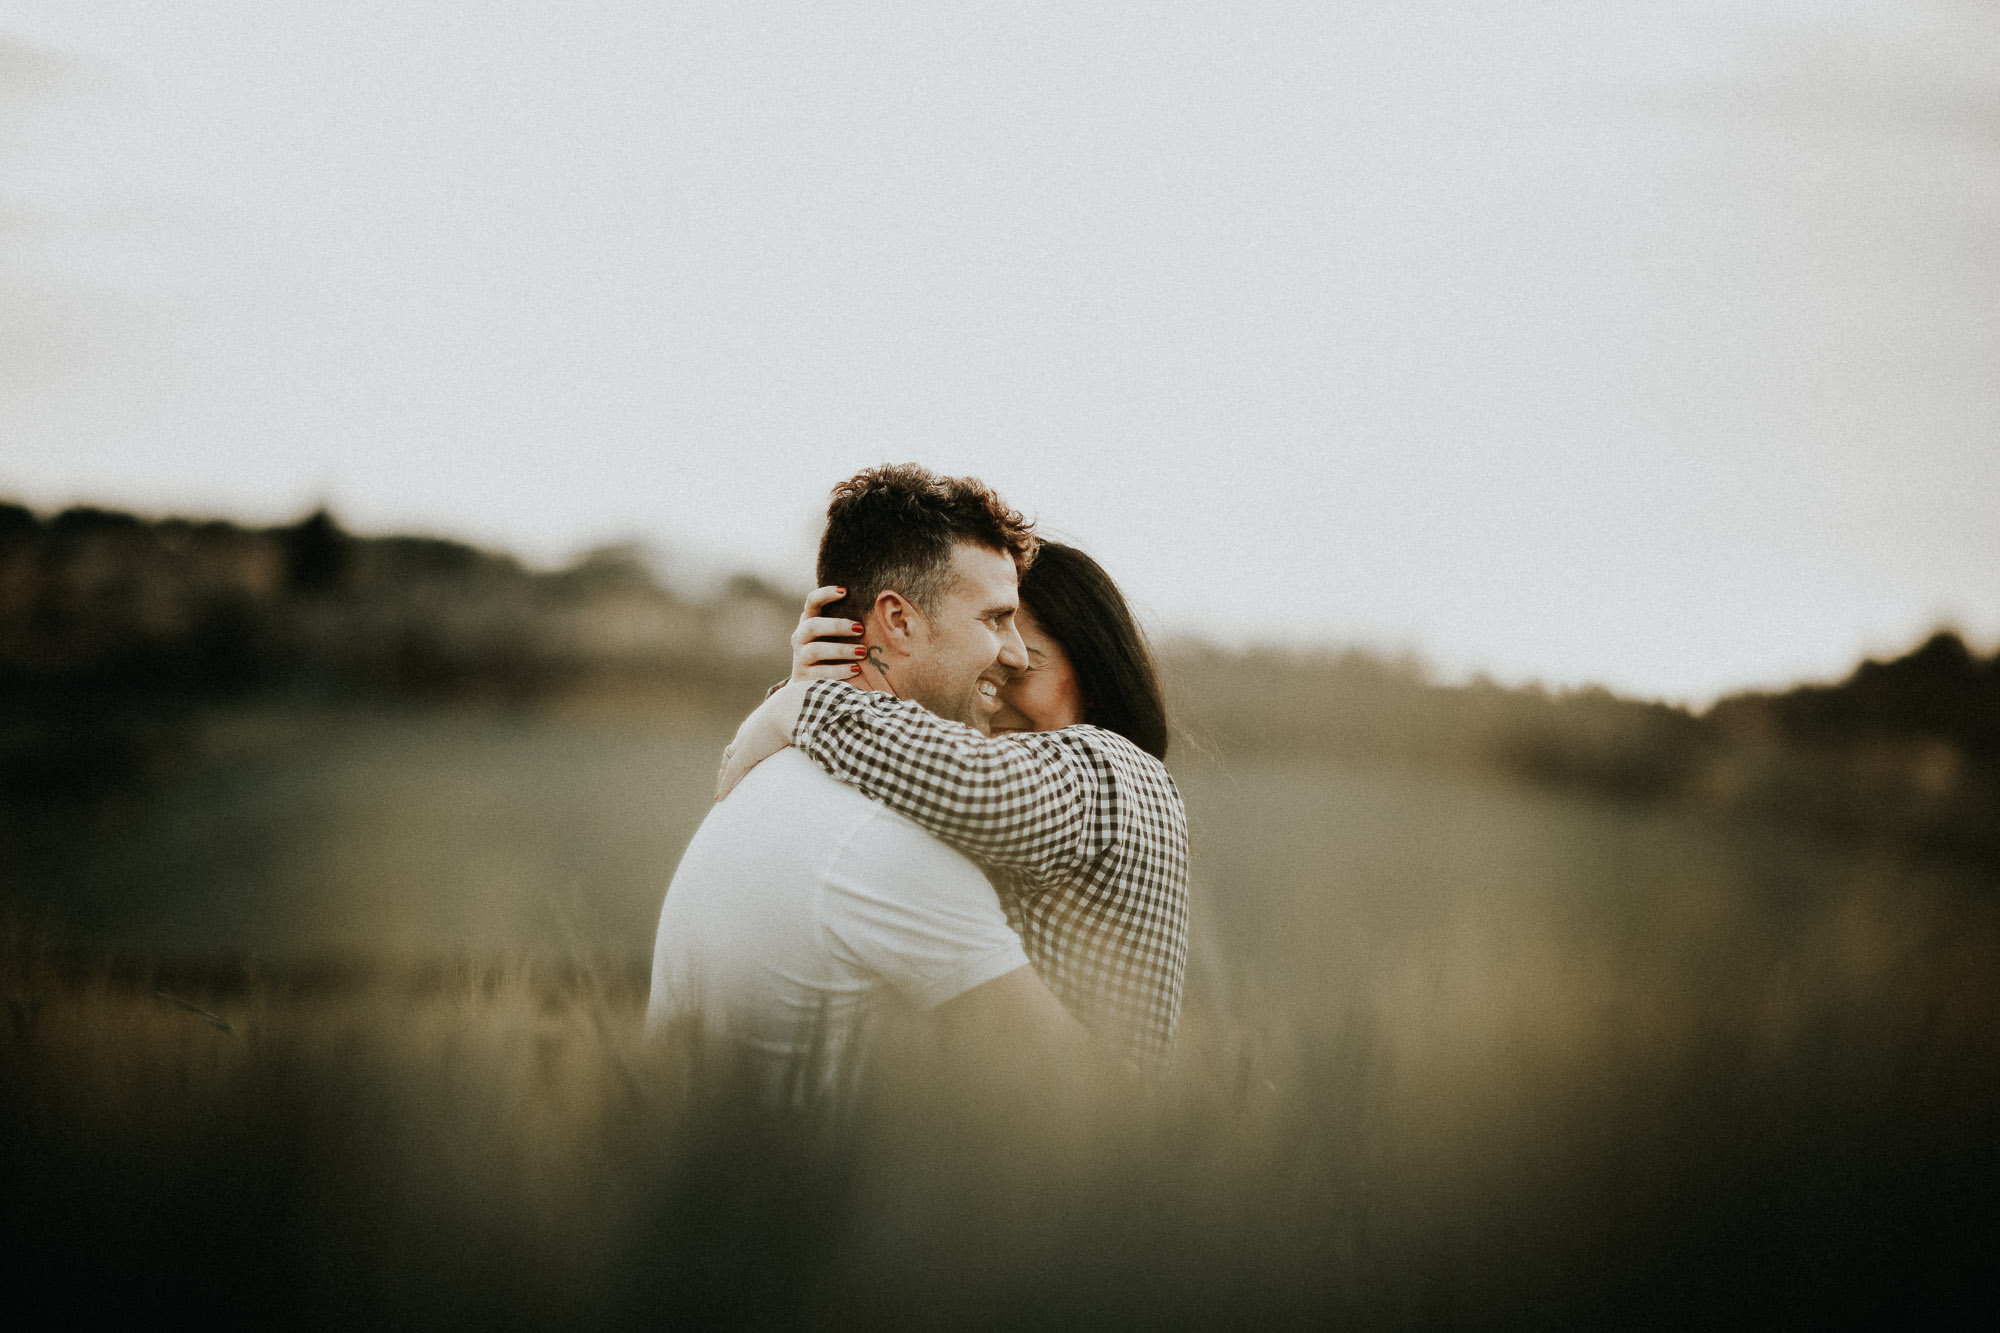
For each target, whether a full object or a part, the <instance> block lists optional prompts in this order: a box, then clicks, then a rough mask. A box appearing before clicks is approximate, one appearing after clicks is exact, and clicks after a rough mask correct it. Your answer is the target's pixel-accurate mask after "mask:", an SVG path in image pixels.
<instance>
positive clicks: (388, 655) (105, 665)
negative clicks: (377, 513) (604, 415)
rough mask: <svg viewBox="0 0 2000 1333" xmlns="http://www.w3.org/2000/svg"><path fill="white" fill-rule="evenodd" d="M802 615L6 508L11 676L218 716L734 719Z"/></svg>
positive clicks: (588, 560)
mask: <svg viewBox="0 0 2000 1333" xmlns="http://www.w3.org/2000/svg"><path fill="white" fill-rule="evenodd" d="M796 608H797V598H796V597H795V596H794V595H793V594H792V593H791V592H789V591H785V592H780V591H778V590H776V589H773V588H770V587H768V586H766V585H765V584H763V583H761V582H759V581H757V580H755V579H752V578H748V577H743V578H738V579H736V580H734V581H733V582H731V583H730V584H729V585H727V586H726V587H725V588H723V589H722V590H720V591H719V592H718V593H716V594H714V595H711V596H708V597H702V598H694V597H689V596H686V595H680V594H676V593H675V592H674V591H672V590H670V589H668V588H665V587H663V586H662V585H661V583H660V581H659V580H658V578H657V577H656V576H655V574H654V573H653V572H652V571H651V570H650V569H648V568H647V566H646V565H645V564H644V563H643V561H641V560H640V559H639V558H638V556H637V555H636V554H635V553H634V552H632V551H630V550H626V549H621V548H608V549H605V550H602V551H598V552H596V553H593V554H591V555H588V556H586V557H584V558H583V559H581V560H579V561H578V562H577V563H575V564H573V565H571V566H570V567H569V568H567V569H561V570H555V571H536V570H530V569H527V568H524V567H523V566H522V565H521V564H520V563H519V562H518V561H516V560H514V559H513V558H512V557H509V556H506V555H501V554H496V553H493V552H489V551H482V550H479V549H478V548H476V547H472V546H468V545H465V544H464V543H461V542H454V541H447V540H443V539H440V538H436V537H406V536H391V537H357V536H354V535H351V534H349V533H347V532H346V531H344V530H343V529H342V528H341V527H340V525H339V524H338V523H337V522H336V521H335V520H334V519H333V518H332V517H331V516H330V515H328V514H326V513H325V512H319V513H315V514H312V515H310V516H308V517H307V518H305V519H303V520H301V521H300V522H298V523H296V524H293V525H290V526H288V527H275V528H245V527H239V526H238V525H236V524H233V523H228V522H222V521H217V520H207V521H194V520H188V519H179V518H169V519H161V520H156V521H148V520H144V519H141V518H137V517H135V516H133V515H131V514H124V513H117V512H113V511H109V510H103V509H91V508H76V509H67V510H64V511H63V512H61V513H59V514H56V515H53V516H52V517H49V518H46V519H43V518H40V517H38V516H37V515H35V514H34V513H33V512H31V511H29V510H28V509H25V508H23V507H21V506H19V505H0V675H4V678H5V679H6V680H7V682H8V684H9V685H10V686H11V687H12V688H13V689H14V690H16V691H19V690H22V689H34V688H38V687H39V688H43V689H60V690H76V689H89V690H92V691H97V692H102V691H106V690H118V691H123V692H137V693H144V694H154V695H167V694H178V695H181V696H185V697H189V698H196V699H210V698H233V697H241V696H244V695H249V694H257V693H270V692H277V693H282V694H284V695H287V696H289V697H294V698H305V699H324V698H383V697H387V698H427V699H449V698H463V697H475V698H497V699H516V700H531V699H539V698H545V697H548V696H550V695H552V694H558V693H562V692H565V691H574V690H582V689H605V688H612V687H628V688H640V687H666V688H672V689H674V690H678V691H682V692H691V693H694V694H698V695H701V696H704V697H714V698H716V699H717V701H718V702H722V701H726V702H728V703H730V704H732V705H733V704H734V703H735V702H736V701H737V700H738V699H739V698H740V697H742V696H743V695H744V692H745V690H746V689H747V688H748V686H747V682H749V681H765V682H768V681H769V680H771V679H773V678H775V676H776V675H778V674H782V672H783V670H784V667H785V664H786V661H787V650H786V645H785V639H786V636H787V635H788V634H789V633H790V629H791V625H792V623H793V621H794V620H795V619H796V616H797V609H796Z"/></svg>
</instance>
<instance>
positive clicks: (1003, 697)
mask: <svg viewBox="0 0 2000 1333" xmlns="http://www.w3.org/2000/svg"><path fill="white" fill-rule="evenodd" d="M1014 624H1015V625H1016V626H1017V627H1018V628H1019V629H1020V631H1021V642H1022V643H1023V644H1025V645H1026V646H1027V649H1028V669H1027V670H1026V671H1023V672H1022V673H1021V674H1020V675H1018V676H1016V677H1014V679H1012V680H1010V681H1008V682H1007V684H1006V685H1004V686H1002V687H1001V690H1000V711H999V712H998V713H995V714H994V715H993V734H994V735H996V736H997V735H999V734H1000V733H1002V732H1006V731H1055V730H1057V729H1058V728H1061V727H1068V726H1073V725H1075V724H1076V723H1078V722H1081V721H1083V692H1082V691H1081V690H1080V689H1078V688H1077V683H1076V669H1075V668H1074V667H1072V666H1071V665H1070V664H1069V657H1068V655H1067V654H1065V653H1064V652H1063V650H1062V645H1061V644H1059V643H1057V642H1056V641H1055V640H1054V639H1052V638H1050V637H1049V636H1048V635H1047V634H1046V633H1044V632H1043V630H1042V627H1041V624H1040V623H1039V622H1038V621H1036V619H1035V617H1034V614H1033V613H1032V612H1030V611H1029V610H1028V607H1027V604H1026V603H1023V604H1022V606H1021V609H1020V610H1019V611H1016V612H1015V613H1014Z"/></svg>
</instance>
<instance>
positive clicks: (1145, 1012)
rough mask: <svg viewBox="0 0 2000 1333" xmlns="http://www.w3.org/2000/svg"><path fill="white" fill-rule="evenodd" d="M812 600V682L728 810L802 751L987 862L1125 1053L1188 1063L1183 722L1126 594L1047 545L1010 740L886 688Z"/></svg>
mask: <svg viewBox="0 0 2000 1333" xmlns="http://www.w3.org/2000/svg"><path fill="white" fill-rule="evenodd" d="M838 595H839V590H838V589H834V588H822V589H820V590H819V591H818V592H815V593H814V594H813V595H812V596H811V597H810V598H808V599H807V601H806V610H805V615H804V616H803V617H802V618H801V619H800V621H799V627H798V630H797V631H796V632H795V633H794V634H793V636H792V643H793V647H794V655H793V679H792V681H791V682H790V683H789V684H788V685H787V687H786V688H785V689H783V690H780V691H779V692H778V693H776V694H774V695H773V696H772V697H771V698H770V699H769V700H767V701H766V702H765V705H764V707H762V708H760V709H758V711H757V712H756V713H754V714H752V715H751V717H750V719H749V720H748V721H746V722H745V723H744V726H743V729H742V730H741V731H740V732H739V733H738V735H737V740H736V742H735V743H734V744H733V745H732V746H731V748H730V753H729V754H728V755H727V756H726V757H725V762H724V767H723V774H722V778H721V780H720V781H719V782H718V791H717V795H718V797H720V796H721V795H723V794H726V792H727V791H728V789H729V787H730V786H733V785H734V783H735V781H736V779H738V778H740V777H741V776H742V774H743V773H745V772H748V771H749V769H750V768H751V767H752V766H753V765H755V764H756V763H757V762H758V761H759V760H761V759H762V758H764V757H765V756H766V755H769V754H770V753H772V752H773V751H775V750H777V749H779V748H782V747H783V746H784V745H786V744H792V745H795V746H797V747H798V749H799V750H800V751H801V752H802V753H803V754H805V755H806V756H807V757H808V758H810V759H812V760H813V762H814V763H816V764H818V765H819V766H820V767H821V768H823V769H825V770H826V772H828V773H829V774H831V775H832V776H833V777H835V778H838V779H840V780H841V781H843V782H846V783H848V784H849V785H851V786H854V787H856V788H857V789H859V790H861V791H862V792H864V793H865V794H867V795H868V796H870V797H872V798H874V799H875V800H878V801H881V802H882V803H884V804H885V805H888V806H889V807H890V808H891V809H894V810H896V811H897V812H898V813H900V814H902V815H904V816H905V817H907V818H909V819H912V820H914V821H916V822H917V823H918V824H920V825H922V826H923V827H925V828H926V829H929V830H930V831H931V832H932V833H934V834H936V835H937V836H938V837H939V838H941V839H943V840H944V841H945V842H947V843H950V844H951V845H953V846H955V847H957V848H958V849H959V850H961V851H963V852H964V853H966V854H967V855H968V856H971V857H972V858H973V859H975V860H977V861H979V862H980V863H981V864H983V865H984V866H985V867H986V869H987V871H988V874H989V876H990V877H991V878H992V879H993V881H994V884H995V887H996V889H997V890H998V891H999V893H1000V897H1001V901H1002V903H1003V905H1004V906H1005V907H1006V910H1007V918H1008V921H1009V922H1010V923H1011V924H1012V925H1013V926H1014V929H1015V930H1016V931H1017V932H1018V933H1019V934H1020V936H1021V940H1022V943H1023V945H1024V946H1025V947H1026V950H1027V954H1028V958H1029V961H1030V962H1032V963H1033V964H1034V965H1035V970H1036V971H1037V972H1038V973H1039V974H1040V975H1041V977H1042V980H1043V981H1044V982H1046V983H1047V984H1048V987H1049V989H1050V990H1052V991H1054V992H1055V994H1056V997H1057V998H1058V999H1060V1000H1061V1001H1062V1002H1063V1004H1064V1005H1065V1006H1067V1007H1068V1008H1069V1010H1070V1012H1071V1013H1073V1014H1075V1015H1076V1016H1077V1017H1078V1018H1079V1019H1081V1020H1082V1021H1083V1023H1084V1024H1085V1025H1086V1026H1088V1027H1089V1028H1091V1030H1092V1031H1093V1032H1094V1033H1095V1034H1096V1035H1097V1036H1098V1038H1099V1039H1100V1040H1101V1041H1103V1042H1104V1043H1105V1044H1107V1045H1108V1046H1110V1047H1111V1048H1112V1049H1114V1050H1116V1051H1118V1052H1119V1053H1120V1054H1125V1055H1130V1056H1131V1057H1133V1058H1135V1059H1137V1060H1140V1061H1142V1062H1144V1063H1147V1064H1158V1063H1160V1062H1163V1061H1165V1060H1166V1059H1167V1058H1169V1057H1170V1056H1171V1054H1172V1052H1173V1044H1174V1037H1175V1032H1176V1029H1177V1027H1178V1024H1179V1019H1180V999H1181V983H1182V979H1183V976H1184V974H1185V972H1186V968H1187V816H1186V812H1185V810H1184V809H1183V807H1182V805H1181V798H1180V792H1179V790H1178V788H1176V787H1175V785H1174V780H1173V778H1172V777H1171V776H1169V775H1168V773H1167V770H1166V765H1165V764H1164V763H1163V762H1162V760H1163V759H1164V758H1165V757H1166V751H1167V723H1166V708H1165V704H1164V701H1163V699H1162V695H1161V691H1160V684H1159V676H1158V673H1157V671H1156V670H1155V668H1154V665H1153V659H1152V654H1151V653H1150V652H1149V651H1148V649H1147V646H1146V640H1145V637H1144V635H1143V634H1141V633H1140V631H1139V627H1138V625H1137V623H1136V622H1135V621H1134V620H1133V618H1132V614H1131V611H1130V610H1129V609H1128V608H1127V607H1126V605H1125V599H1124V598H1123V597H1122V596H1121V595H1120V594H1119V592H1118V588H1117V586H1116V585H1115V584H1113V583H1112V581H1111V579H1110V578H1109V577H1108V576H1107V575H1106V574H1105V573H1104V571H1103V569H1102V568H1100V567H1099V566H1098V564H1097V562H1096V561H1094V560H1092V559H1091V558H1090V557H1089V556H1087V555H1085V554H1084V553H1083V552H1082V551H1079V550H1077V549H1076V548H1075V547H1071V546H1065V545H1062V544H1060V543H1057V542H1044V543H1042V544H1041V547H1040V549H1039V551H1038V552H1037V554H1036V556H1035V559H1034V560H1033V561H1032V562H1031V563H1030V564H1029V566H1028V568H1027V570H1026V571H1025V572H1024V573H1023V574H1022V576H1021V609H1020V611H1019V613H1018V614H1017V616H1016V623H1017V625H1018V626H1019V629H1020V632H1021V639H1022V642H1023V644H1024V645H1025V646H1026V648H1027V652H1028V662H1029V666H1028V670H1026V671H1025V672H1022V673H1020V674H1019V675H1018V676H1017V677H1015V678H1014V679H1013V680H1012V681H1010V682H1009V683H1008V684H1007V685H1006V686H1005V687H1004V688H1003V689H1002V690H1001V694H1000V702H1001V709H1000V712H999V713H998V714H997V715H996V716H995V718H994V724H993V725H994V732H995V734H994V735H992V736H985V735H981V734H980V733H979V732H977V731H974V730H973V729H972V728H970V727H967V726H965V725H963V724H962V723H958V722H950V721H946V720H944V719H942V718H940V717H938V716H936V715H935V714H933V713H931V712H929V711H928V710H926V709H925V708H923V707H922V706H921V705H919V704H916V703H914V702H911V701H908V700H904V699H898V698H896V697H894V696H893V695H891V694H888V693H884V692H879V691H875V690H866V689H856V688H854V687H853V685H852V684H850V683H848V682H853V681H855V680H856V678H857V677H860V678H861V680H862V682H863V683H866V677H865V675H863V672H862V669H861V668H860V667H859V666H857V665H856V664H855V662H854V651H855V650H854V648H853V646H852V644H850V643H847V642H843V641H842V640H843V639H847V638H849V637H851V635H852V633H853V630H854V624H853V622H852V621H850V620H834V619H829V618H826V617H822V616H820V615H818V614H817V613H818V612H819V610H820V609H821V608H823V607H824V606H825V605H826V604H827V603H828V602H830V601H832V600H833V599H834V598H835V597H837V596H838Z"/></svg>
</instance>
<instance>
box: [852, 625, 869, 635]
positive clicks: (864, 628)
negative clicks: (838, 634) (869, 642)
mask: <svg viewBox="0 0 2000 1333" xmlns="http://www.w3.org/2000/svg"><path fill="white" fill-rule="evenodd" d="M854 632H855V633H856V634H866V633H867V632H868V627H867V626H866V625H856V626H855V627H854Z"/></svg>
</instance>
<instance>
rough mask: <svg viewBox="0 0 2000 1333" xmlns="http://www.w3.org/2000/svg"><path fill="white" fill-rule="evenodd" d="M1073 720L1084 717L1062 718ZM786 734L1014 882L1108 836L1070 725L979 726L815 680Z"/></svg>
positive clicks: (1094, 762) (1103, 789)
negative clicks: (1033, 728)
mask: <svg viewBox="0 0 2000 1333" xmlns="http://www.w3.org/2000/svg"><path fill="white" fill-rule="evenodd" d="M1069 730H1071V731H1075V732H1085V731H1094V730H1095V729H1094V728H1071V729H1069ZM792 744H793V745H795V746H797V747H798V749H799V751H800V753H802V754H804V755H805V756H806V757H807V758H809V759H811V760H812V761H813V762H814V763H815V764H818V765H819V766H820V767H821V768H822V769H824V770H825V771H826V772H827V773H828V774H829V775H831V776H832V777H835V778H838V779H839V780H840V781H842V782H845V783H847V784H848V785H849V786H851V787H854V788H856V789H857V790H859V791H860V792H862V793H863V794H864V795H866V796H869V797H871V798H873V799H874V800H877V801H880V802H882V803H883V804H884V805H886V806H888V807H889V808H890V809H892V810H894V811H896V812H897V813H898V814H900V815H903V816H905V817H906V818H908V819H911V820H914V821H915V822H916V823H918V824H920V825H922V826H923V827H924V828H926V829H929V830H930V831H931V832H932V833H935V834H936V835H937V836H938V837H940V838H942V839H943V840H944V841H946V842H948V843H950V844H951V845H952V846H954V847H957V848H959V849H960V850H961V851H963V852H965V853H967V854H968V855H970V856H973V857H976V858H978V859H980V860H983V861H986V862H988V863H989V864H992V865H995V866H1000V867H1004V868H1006V869H1008V870H1011V871H1014V872H1016V873H1017V874H1018V875H1020V876H1021V877H1022V879H1023V880H1024V881H1025V883H1024V884H1023V887H1026V888H1040V887H1044V886H1047V885H1049V884H1053V883H1056V882H1058V881H1061V880H1063V879H1066V878H1070V877H1073V876H1074V875H1076V874H1077V873H1078V871H1079V870H1080V869H1081V868H1082V867H1083V866H1084V865H1086V864H1088V863H1089V861H1090V860H1091V859H1092V858H1093V857H1096V856H1097V855H1099V854H1100V853H1101V852H1102V851H1103V850H1104V848H1105V846H1106V845H1108V843H1109V842H1110V841H1111V840H1112V839H1113V838H1115V837H1116V835H1117V827H1116V820H1115V818H1112V817H1109V812H1107V811H1104V810H1101V809H1100V808H1099V807H1100V806H1101V805H1102V804H1104V802H1105V801H1106V799H1107V793H1108V792H1109V790H1110V786H1109V782H1108V781H1107V779H1108V777H1109V774H1108V773H1105V772H1101V771H1100V770H1102V769H1103V767H1104V762H1105V761H1104V759H1103V757H1102V756H1100V755H1098V754H1097V753H1096V752H1095V750H1094V749H1093V747H1091V746H1090V745H1089V744H1088V742H1087V741H1085V740H1084V739H1083V738H1082V737H1081V736H1076V735H1065V734H1064V733H1063V732H1022V733H1017V734H1013V735H1008V736H984V735H981V734H980V733H979V732H977V731H974V730H973V729H972V728H971V727H968V726H965V725H964V724H963V723H959V722H951V721H947V720H946V719H944V718H941V717H939V716H937V714H935V713H933V712H931V711H930V710H929V709H927V708H925V707H923V705H921V704H918V703H915V702H912V701H911V700H908V699H898V698H896V697H895V696H893V695H888V694H881V693H877V692H874V691H870V690H860V689H856V688H855V687H854V686H852V685H849V684H847V683H846V682H845V681H834V680H824V681H815V682H814V683H813V684H812V685H811V686H810V687H809V688H808V689H807V690H806V698H805V705H804V707H803V708H801V709H800V711H799V720H798V725H797V726H796V727H794V728H793V731H792Z"/></svg>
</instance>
